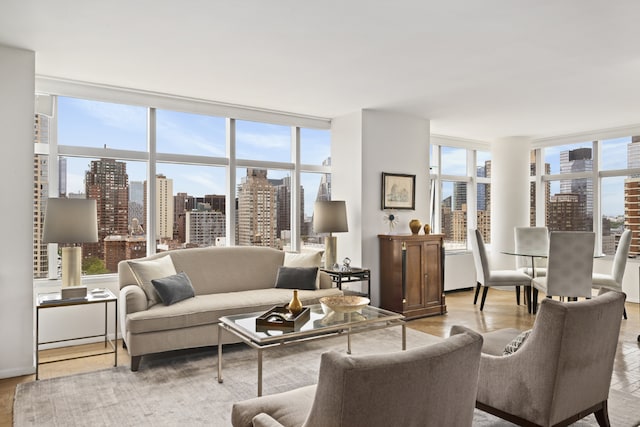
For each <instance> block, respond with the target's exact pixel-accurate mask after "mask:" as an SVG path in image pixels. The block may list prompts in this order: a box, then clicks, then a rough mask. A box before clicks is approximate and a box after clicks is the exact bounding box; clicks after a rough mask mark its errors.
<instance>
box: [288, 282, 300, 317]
mask: <svg viewBox="0 0 640 427" xmlns="http://www.w3.org/2000/svg"><path fill="white" fill-rule="evenodd" d="M287 309H288V310H289V311H290V312H291V314H293V315H294V316H297V315H298V314H300V312H301V311H302V310H303V309H304V307H303V306H302V302H301V301H300V298H298V290H297V289H294V290H293V296H292V297H291V301H289V305H287Z"/></svg>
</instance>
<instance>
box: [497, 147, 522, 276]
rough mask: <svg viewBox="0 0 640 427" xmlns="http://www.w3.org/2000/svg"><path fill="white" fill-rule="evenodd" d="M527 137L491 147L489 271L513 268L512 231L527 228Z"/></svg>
mask: <svg viewBox="0 0 640 427" xmlns="http://www.w3.org/2000/svg"><path fill="white" fill-rule="evenodd" d="M530 146H531V140H530V139H529V138H526V137H510V138H504V139H500V140H498V141H495V142H493V143H492V144H491V268H493V269H512V268H515V258H514V257H513V256H511V255H504V254H501V251H508V250H513V249H514V238H513V229H514V227H522V226H527V225H529V197H530V195H529V173H530V166H529V152H530V150H531V147H530Z"/></svg>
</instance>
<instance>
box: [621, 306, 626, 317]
mask: <svg viewBox="0 0 640 427" xmlns="http://www.w3.org/2000/svg"><path fill="white" fill-rule="evenodd" d="M622 317H624V320H627V308H626V307H625V308H624V309H623V310H622Z"/></svg>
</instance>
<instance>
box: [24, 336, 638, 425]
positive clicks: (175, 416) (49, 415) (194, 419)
mask: <svg viewBox="0 0 640 427" xmlns="http://www.w3.org/2000/svg"><path fill="white" fill-rule="evenodd" d="M400 337H401V335H400V328H390V329H383V330H377V331H371V332H368V333H363V334H358V335H355V336H353V337H352V352H353V354H364V353H374V352H377V353H379V352H390V351H398V350H399V349H400V346H401V338H400ZM437 341H440V338H437V337H434V336H431V335H427V334H424V333H421V332H417V331H414V330H407V347H408V348H413V347H418V346H421V345H427V344H431V343H434V342H437ZM328 350H335V351H340V352H344V351H346V337H345V336H341V337H335V338H330V339H325V340H319V341H312V342H306V343H304V344H296V345H287V346H280V347H276V348H273V349H269V350H267V351H265V352H264V363H263V394H272V393H277V392H281V391H286V390H289V389H292V388H296V387H300V386H303V385H308V384H314V383H316V382H317V375H318V368H319V365H320V355H321V354H322V353H323V352H325V351H328ZM256 356H257V354H256V351H255V350H253V349H250V348H249V347H247V346H246V345H244V344H234V345H227V346H224V355H223V361H224V365H223V378H224V382H223V383H222V384H221V383H218V382H217V365H216V363H217V352H216V349H215V348H207V349H201V350H197V351H193V350H191V351H187V352H176V353H173V354H171V355H168V354H164V355H162V356H156V357H147V358H143V361H142V364H141V366H140V370H139V371H138V372H131V371H130V369H129V366H119V367H117V368H111V369H104V370H100V371H96V372H90V373H85V374H78V375H71V376H67V377H59V378H53V379H47V380H40V381H36V382H30V383H23V384H19V385H18V387H17V389H16V395H15V401H14V410H13V414H14V426H17V427H22V426H65V427H67V426H111V425H113V426H115V425H118V426H177V425H182V426H199V425H202V426H205V425H206V426H229V425H231V423H230V415H231V405H232V404H233V403H234V402H237V401H240V400H244V399H248V398H252V397H255V396H256V392H257V387H256V380H257V364H256V360H257V358H256ZM637 408H640V399H637V398H635V397H633V396H630V395H626V394H623V393H621V392H616V391H612V393H611V398H610V400H609V414H610V418H611V424H612V426H613V427H631V426H636V425H638V421H640V415H638V410H637ZM634 413H635V415H634ZM634 417H635V419H634ZM476 425H477V426H492V427H498V426H511V425H513V424H510V423H507V422H504V421H501V420H499V419H498V418H495V417H493V416H492V415H489V414H486V413H483V412H480V411H476V412H475V415H474V426H476ZM575 425H576V426H592V425H593V426H596V425H597V423H596V422H595V418H594V417H593V416H590V417H588V418H586V419H584V420H581V421H580V422H578V423H576V424H575ZM390 427H391V426H390Z"/></svg>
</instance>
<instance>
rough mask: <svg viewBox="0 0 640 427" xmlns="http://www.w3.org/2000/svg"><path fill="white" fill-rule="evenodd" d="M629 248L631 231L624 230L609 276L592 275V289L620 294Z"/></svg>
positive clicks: (601, 274)
mask: <svg viewBox="0 0 640 427" xmlns="http://www.w3.org/2000/svg"><path fill="white" fill-rule="evenodd" d="M630 247H631V230H625V231H624V232H623V233H622V235H621V236H620V240H619V241H618V248H617V249H616V254H615V255H614V256H613V265H612V267H611V273H610V274H603V273H593V275H592V282H593V283H592V287H593V289H597V290H599V291H600V292H602V291H605V290H606V291H618V292H622V278H623V277H624V271H625V268H626V266H627V258H628V257H629V248H630ZM624 318H625V319H626V318H627V311H626V310H625V311H624Z"/></svg>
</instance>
